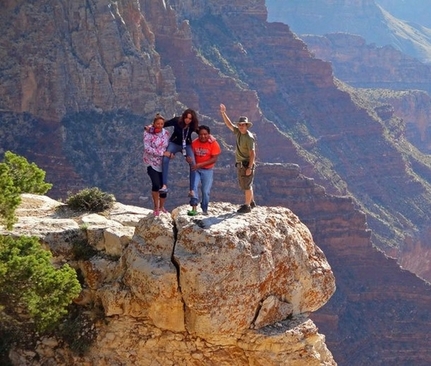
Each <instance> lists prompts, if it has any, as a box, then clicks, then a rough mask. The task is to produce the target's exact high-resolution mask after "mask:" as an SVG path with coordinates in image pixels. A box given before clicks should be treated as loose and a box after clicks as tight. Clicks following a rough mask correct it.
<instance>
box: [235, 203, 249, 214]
mask: <svg viewBox="0 0 431 366" xmlns="http://www.w3.org/2000/svg"><path fill="white" fill-rule="evenodd" d="M237 212H238V213H248V212H251V207H250V206H249V205H242V206H241V207H240V208H239V209H238V211H237Z"/></svg>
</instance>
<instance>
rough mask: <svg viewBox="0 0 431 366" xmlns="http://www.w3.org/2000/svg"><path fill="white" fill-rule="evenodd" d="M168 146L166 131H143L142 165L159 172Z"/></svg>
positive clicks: (167, 133)
mask: <svg viewBox="0 0 431 366" xmlns="http://www.w3.org/2000/svg"><path fill="white" fill-rule="evenodd" d="M168 144H169V132H168V131H167V130H165V129H162V131H161V132H159V133H154V132H153V129H152V128H151V129H150V130H149V131H144V156H143V160H144V163H145V164H146V165H150V166H151V167H152V168H153V169H154V170H156V171H158V172H161V171H162V159H163V153H164V152H165V151H166V148H167V146H168Z"/></svg>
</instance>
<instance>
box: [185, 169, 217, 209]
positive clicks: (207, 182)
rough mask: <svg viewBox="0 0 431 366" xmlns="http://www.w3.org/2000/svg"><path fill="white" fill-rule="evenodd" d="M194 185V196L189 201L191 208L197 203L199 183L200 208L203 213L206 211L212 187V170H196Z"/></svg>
mask: <svg viewBox="0 0 431 366" xmlns="http://www.w3.org/2000/svg"><path fill="white" fill-rule="evenodd" d="M195 173H196V174H195V176H194V183H193V188H192V189H193V191H194V193H195V196H194V197H192V198H191V199H190V205H191V206H197V205H198V203H199V191H198V187H199V182H200V183H201V190H202V202H201V208H202V211H203V212H207V211H208V204H209V203H210V191H211V186H212V185H213V173H214V170H213V169H198V170H196V172H195Z"/></svg>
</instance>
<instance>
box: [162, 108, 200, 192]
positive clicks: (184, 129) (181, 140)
mask: <svg viewBox="0 0 431 366" xmlns="http://www.w3.org/2000/svg"><path fill="white" fill-rule="evenodd" d="M164 127H174V132H173V133H172V135H171V138H170V139H169V145H168V148H167V149H166V151H165V153H164V156H163V166H162V168H163V171H162V176H163V186H162V188H160V190H159V192H161V193H166V192H167V191H168V186H167V185H168V172H169V162H170V160H171V159H172V158H173V157H174V156H175V154H176V153H177V152H181V153H182V154H183V156H184V158H187V157H190V159H192V162H191V163H189V166H190V173H189V175H190V176H189V181H190V182H189V185H190V188H189V189H190V192H189V196H194V192H193V191H192V187H193V185H192V183H193V181H194V174H196V173H195V172H194V171H193V170H192V169H191V167H192V166H193V165H195V158H194V154H193V150H192V147H191V143H192V138H191V135H192V133H193V132H196V133H197V130H198V127H199V120H198V117H197V115H196V112H195V111H194V110H193V109H186V110H185V111H184V112H183V114H182V115H181V117H174V118H172V119H170V120H168V121H165V124H164ZM190 159H189V161H190Z"/></svg>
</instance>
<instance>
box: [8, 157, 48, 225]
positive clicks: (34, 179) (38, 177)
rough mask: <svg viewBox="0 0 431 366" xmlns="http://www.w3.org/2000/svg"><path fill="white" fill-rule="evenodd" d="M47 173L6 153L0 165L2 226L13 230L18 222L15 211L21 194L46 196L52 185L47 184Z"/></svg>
mask: <svg viewBox="0 0 431 366" xmlns="http://www.w3.org/2000/svg"><path fill="white" fill-rule="evenodd" d="M44 179H45V172H44V171H43V170H42V169H39V168H38V167H37V166H36V164H34V163H31V164H30V163H29V162H28V161H27V159H26V158H24V157H22V156H19V155H15V154H14V153H12V152H10V151H6V153H5V157H4V162H2V163H0V224H1V225H4V226H6V228H7V229H8V230H11V229H12V227H13V224H14V223H15V222H16V221H17V219H16V217H15V210H16V208H17V207H18V206H19V204H20V203H21V197H20V194H21V193H35V194H45V193H46V192H47V191H48V190H50V189H51V187H52V184H50V183H46V182H45V181H44Z"/></svg>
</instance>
